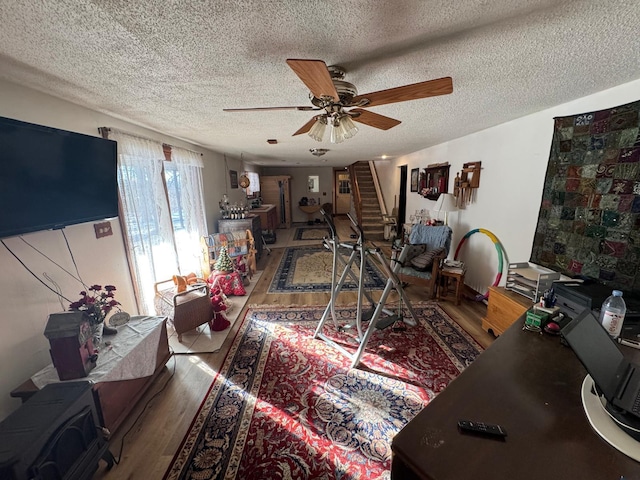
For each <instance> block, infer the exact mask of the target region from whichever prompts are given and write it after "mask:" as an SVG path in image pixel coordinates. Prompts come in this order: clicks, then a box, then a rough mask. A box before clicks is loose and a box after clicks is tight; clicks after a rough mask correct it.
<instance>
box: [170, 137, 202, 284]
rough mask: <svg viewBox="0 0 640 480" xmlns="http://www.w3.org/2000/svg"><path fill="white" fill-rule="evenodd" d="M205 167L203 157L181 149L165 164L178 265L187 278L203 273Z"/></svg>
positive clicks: (173, 148) (176, 148) (172, 148)
mask: <svg viewBox="0 0 640 480" xmlns="http://www.w3.org/2000/svg"><path fill="white" fill-rule="evenodd" d="M203 167H204V164H203V162H202V158H201V156H200V154H198V153H196V152H192V151H190V150H186V149H184V148H179V147H171V162H165V178H166V182H167V192H168V194H169V205H170V208H171V218H172V220H173V231H174V235H175V242H176V246H177V250H178V265H179V267H180V272H181V273H182V274H183V275H186V274H187V273H190V272H195V273H196V274H197V275H200V273H201V263H202V252H201V248H200V238H201V237H202V236H205V235H207V222H206V216H205V211H204V193H203V180H202V169H203Z"/></svg>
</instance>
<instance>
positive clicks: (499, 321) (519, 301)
mask: <svg viewBox="0 0 640 480" xmlns="http://www.w3.org/2000/svg"><path fill="white" fill-rule="evenodd" d="M532 305H533V302H532V301H531V300H529V299H528V298H525V297H523V296H522V295H519V294H517V293H514V292H511V291H509V290H507V289H506V288H504V287H489V304H488V305H487V316H486V317H485V318H483V319H482V329H483V330H485V331H487V332H488V331H492V332H493V334H494V335H496V336H498V335H500V334H502V333H503V332H504V331H505V330H506V329H507V328H509V327H510V326H511V324H512V323H513V322H515V321H516V320H517V319H518V318H520V316H521V315H522V314H524V312H526V311H527V310H528V309H529V308H531V306H532Z"/></svg>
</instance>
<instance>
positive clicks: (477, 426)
mask: <svg viewBox="0 0 640 480" xmlns="http://www.w3.org/2000/svg"><path fill="white" fill-rule="evenodd" d="M458 428H460V430H462V431H463V432H470V433H477V434H479V435H487V436H492V437H506V436H507V432H506V430H505V429H504V428H502V427H501V426H500V425H493V424H490V423H482V422H472V421H470V420H458Z"/></svg>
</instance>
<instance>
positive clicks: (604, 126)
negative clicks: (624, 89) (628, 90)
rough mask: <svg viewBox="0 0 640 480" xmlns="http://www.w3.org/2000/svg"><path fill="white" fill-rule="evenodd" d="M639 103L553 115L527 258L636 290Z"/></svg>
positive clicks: (639, 261)
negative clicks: (528, 256)
mask: <svg viewBox="0 0 640 480" xmlns="http://www.w3.org/2000/svg"><path fill="white" fill-rule="evenodd" d="M639 110H640V101H637V102H633V103H629V104H626V105H621V106H618V107H614V108H610V109H607V110H600V111H594V112H588V113H582V114H579V115H573V116H569V117H557V118H555V119H554V121H555V126H554V134H553V141H552V144H551V153H550V156H549V164H548V166H547V173H546V177H545V180H544V189H543V193H542V202H541V205H540V212H539V215H538V224H537V226H536V233H535V236H534V240H533V248H532V252H531V262H533V263H536V264H538V265H542V266H544V267H548V268H551V269H553V270H555V271H559V272H562V273H564V274H565V275H568V276H570V277H576V276H580V277H586V278H590V279H596V280H598V281H599V282H601V283H604V284H607V285H610V286H611V287H612V288H619V289H622V290H624V291H636V292H640V273H639V267H640V136H639V133H638V132H639V131H640V120H639V118H640V115H639Z"/></svg>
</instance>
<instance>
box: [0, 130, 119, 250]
mask: <svg viewBox="0 0 640 480" xmlns="http://www.w3.org/2000/svg"><path fill="white" fill-rule="evenodd" d="M116 216H118V186H117V156H116V142H114V141H112V140H106V139H103V138H100V137H92V136H90V135H83V134H79V133H74V132H68V131H65V130H59V129H56V128H51V127H45V126H41V125H34V124H32V123H26V122H21V121H18V120H13V119H10V118H3V117H0V238H4V237H10V236H14V235H20V234H22V233H27V232H35V231H39V230H48V229H57V228H62V227H65V226H67V225H75V224H78V223H84V222H91V221H96V220H103V219H105V218H111V217H116Z"/></svg>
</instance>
